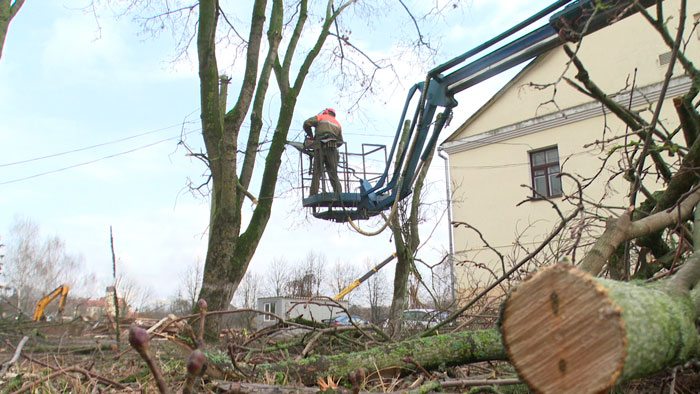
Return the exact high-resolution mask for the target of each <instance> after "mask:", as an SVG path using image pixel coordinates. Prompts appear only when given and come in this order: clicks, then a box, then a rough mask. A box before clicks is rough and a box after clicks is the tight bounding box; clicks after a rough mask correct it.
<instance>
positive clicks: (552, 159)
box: [545, 148, 559, 163]
mask: <svg viewBox="0 0 700 394" xmlns="http://www.w3.org/2000/svg"><path fill="white" fill-rule="evenodd" d="M545 153H546V154H547V163H558V162H559V152H558V151H557V148H554V149H550V150H548V151H546V152H545Z"/></svg>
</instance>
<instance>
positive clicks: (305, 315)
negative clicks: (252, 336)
mask: <svg viewBox="0 0 700 394" xmlns="http://www.w3.org/2000/svg"><path fill="white" fill-rule="evenodd" d="M349 307H350V303H349V302H348V301H331V300H329V299H325V298H308V297H260V298H258V303H257V309H258V310H260V311H264V312H267V313H271V314H274V315H277V316H279V317H281V318H283V319H285V320H290V319H295V318H298V317H301V318H302V319H306V320H313V321H316V322H319V323H320V322H322V321H323V320H328V319H332V318H334V317H336V316H339V315H343V314H345V311H344V310H343V308H345V310H347V309H348V308H349ZM276 323H277V319H276V318H275V317H274V316H271V315H267V314H263V313H260V314H258V317H257V327H258V329H261V328H264V327H267V326H271V325H274V324H276Z"/></svg>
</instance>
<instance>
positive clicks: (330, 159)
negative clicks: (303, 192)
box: [304, 108, 343, 196]
mask: <svg viewBox="0 0 700 394" xmlns="http://www.w3.org/2000/svg"><path fill="white" fill-rule="evenodd" d="M312 128H313V129H315V130H314V131H315V134H316V135H314V134H313V133H312V131H311V129H312ZM304 131H305V132H306V135H307V136H308V137H309V139H312V140H313V144H312V147H313V150H314V159H313V175H312V177H311V188H310V189H309V195H310V196H312V195H314V194H318V186H319V183H320V181H321V174H322V173H323V169H324V167H325V170H326V173H328V178H329V179H330V181H331V185H332V186H333V191H334V192H336V193H341V192H342V191H341V188H340V180H339V179H338V160H339V158H340V155H339V153H338V147H339V146H341V145H342V144H343V127H342V126H341V125H340V122H338V120H337V119H336V118H335V110H334V109H333V108H326V109H324V110H323V112H321V113H320V114H318V115H316V116H312V117H310V118H309V119H306V121H305V122H304Z"/></svg>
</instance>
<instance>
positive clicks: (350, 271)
mask: <svg viewBox="0 0 700 394" xmlns="http://www.w3.org/2000/svg"><path fill="white" fill-rule="evenodd" d="M360 275H362V272H361V270H360V269H359V268H358V266H357V263H356V262H355V263H353V262H347V261H341V260H340V259H339V260H337V261H336V262H335V264H334V265H333V267H331V269H330V276H331V277H330V278H329V279H330V283H331V284H332V286H331V291H332V292H333V294H334V295H335V294H339V293H340V292H341V291H343V290H345V288H346V287H348V286H350V285H351V284H352V283H353V282H354V281H355V280H357V279H359V277H360ZM357 293H359V292H358V291H353V292H350V293H348V294H347V295H346V296H345V299H347V300H348V302H351V303H352V300H353V299H354V298H356V296H357Z"/></svg>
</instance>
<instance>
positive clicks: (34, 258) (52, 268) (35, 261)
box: [3, 218, 82, 312]
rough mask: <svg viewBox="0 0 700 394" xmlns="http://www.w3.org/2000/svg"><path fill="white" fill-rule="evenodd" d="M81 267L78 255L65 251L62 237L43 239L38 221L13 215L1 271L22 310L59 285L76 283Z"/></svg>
mask: <svg viewBox="0 0 700 394" xmlns="http://www.w3.org/2000/svg"><path fill="white" fill-rule="evenodd" d="M81 268H82V261H81V258H80V257H76V256H74V255H72V254H70V253H68V251H67V250H66V245H65V242H64V241H63V240H62V239H61V238H59V237H58V236H53V237H49V238H46V239H43V240H42V238H41V233H40V229H39V225H37V224H36V223H34V222H32V221H31V220H29V219H24V218H16V219H15V222H14V224H13V225H12V227H11V229H10V236H9V238H8V241H7V258H6V263H5V266H4V268H3V271H4V274H5V278H6V280H7V286H8V287H11V288H13V289H14V291H15V294H16V296H17V300H18V307H19V308H20V310H21V311H24V312H27V311H30V310H32V309H33V308H34V305H35V304H36V302H37V301H38V300H39V299H40V298H41V297H43V296H44V295H46V294H47V293H48V292H49V291H51V290H53V289H54V288H56V287H58V286H59V285H62V284H67V285H69V286H70V287H75V285H76V284H78V283H79V275H80V274H81V272H80V270H81Z"/></svg>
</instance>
